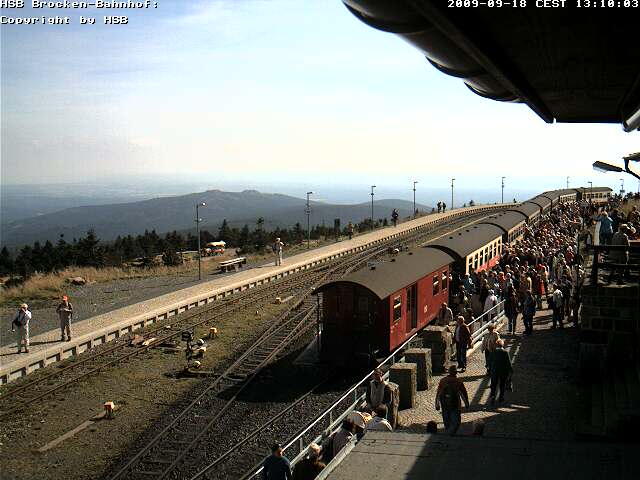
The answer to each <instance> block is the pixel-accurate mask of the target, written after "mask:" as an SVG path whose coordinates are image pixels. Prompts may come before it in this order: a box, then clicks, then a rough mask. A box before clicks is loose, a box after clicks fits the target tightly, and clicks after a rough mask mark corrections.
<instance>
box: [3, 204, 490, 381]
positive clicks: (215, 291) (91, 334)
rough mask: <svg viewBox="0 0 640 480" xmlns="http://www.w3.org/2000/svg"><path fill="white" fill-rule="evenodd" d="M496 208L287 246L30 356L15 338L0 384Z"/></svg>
mask: <svg viewBox="0 0 640 480" xmlns="http://www.w3.org/2000/svg"><path fill="white" fill-rule="evenodd" d="M496 207H498V206H497V205H488V206H478V207H467V208H461V209H457V210H453V211H452V212H447V213H446V214H432V215H427V216H424V217H420V218H417V219H415V220H410V221H408V222H404V223H401V224H399V225H398V226H397V227H388V228H382V229H379V230H376V231H374V232H370V233H366V234H363V235H358V236H357V237H354V238H353V239H352V240H345V241H342V242H338V243H335V244H331V245H326V246H324V247H320V248H317V249H314V250H309V251H306V252H304V253H300V254H298V255H295V256H293V257H289V258H287V257H286V247H285V259H284V265H282V266H277V267H276V266H275V265H273V264H268V265H264V266H261V267H256V268H252V269H249V270H244V271H242V270H241V271H239V272H238V273H236V274H233V275H224V276H220V277H219V278H217V279H215V280H211V281H209V282H205V283H201V284H198V285H194V286H192V287H189V288H185V289H181V290H177V291H175V292H172V293H168V294H166V295H162V296H159V297H156V298H152V299H150V300H146V301H144V302H139V303H135V304H133V305H129V306H126V307H123V308H119V309H117V310H113V311H111V312H108V313H105V314H102V315H97V316H95V317H92V318H88V319H86V320H83V321H80V322H78V323H76V324H74V325H73V341H72V342H70V343H62V342H60V341H59V340H60V330H58V329H54V330H50V331H48V332H44V333H41V334H39V335H35V336H32V337H31V347H30V349H29V350H30V353H29V354H24V353H23V354H21V355H18V354H17V353H16V350H17V349H16V346H15V344H14V343H13V342H12V343H10V344H8V345H5V346H2V347H0V384H2V383H6V382H8V381H11V380H12V379H13V378H17V377H20V376H23V375H26V374H28V373H29V372H30V371H32V370H34V369H37V368H41V367H43V366H45V365H47V364H49V363H52V362H55V361H58V360H60V359H63V358H66V357H69V356H71V355H75V354H77V353H79V352H82V351H85V350H88V349H90V348H92V347H93V346H95V345H98V344H101V343H104V342H106V341H109V340H111V339H113V338H116V337H117V336H118V335H119V334H120V333H121V332H124V331H127V330H128V329H131V328H138V327H140V326H144V325H146V324H149V323H152V322H154V321H156V320H157V319H162V318H167V317H170V316H172V315H176V314H178V313H181V312H183V311H186V310H188V309H189V308H193V307H196V306H199V305H204V304H205V303H207V302H209V301H212V300H214V299H215V298H216V297H220V296H222V295H226V294H229V293H233V292H235V291H240V290H244V289H246V288H249V287H250V286H254V285H256V284H260V283H263V282H264V283H266V282H268V281H270V280H273V279H275V278H279V277H281V276H284V275H287V274H288V273H293V272H295V271H298V270H302V269H305V268H308V267H309V266H312V265H315V264H317V263H320V262H322V261H326V260H327V259H330V258H335V257H337V256H340V255H344V254H346V253H351V252H354V251H358V250H361V249H363V248H365V247H367V246H369V245H371V244H372V243H375V242H378V241H382V240H383V239H387V238H389V237H392V236H395V235H400V234H401V233H403V232H407V231H411V230H415V229H418V228H420V227H422V226H424V225H426V224H429V223H432V222H435V221H437V220H440V219H442V218H444V217H455V216H461V215H465V214H468V213H470V212H473V211H477V210H480V211H483V210H490V209H493V208H496ZM33 321H37V319H34V320H33ZM0 335H3V336H7V335H12V336H13V335H15V334H13V333H11V332H10V331H5V332H0Z"/></svg>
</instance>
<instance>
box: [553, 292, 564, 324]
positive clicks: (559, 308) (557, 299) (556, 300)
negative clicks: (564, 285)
mask: <svg viewBox="0 0 640 480" xmlns="http://www.w3.org/2000/svg"><path fill="white" fill-rule="evenodd" d="M551 306H552V308H553V328H556V324H557V323H558V322H560V328H564V326H563V325H562V320H563V317H564V298H563V295H562V291H560V288H558V285H557V284H556V283H554V284H553V295H551Z"/></svg>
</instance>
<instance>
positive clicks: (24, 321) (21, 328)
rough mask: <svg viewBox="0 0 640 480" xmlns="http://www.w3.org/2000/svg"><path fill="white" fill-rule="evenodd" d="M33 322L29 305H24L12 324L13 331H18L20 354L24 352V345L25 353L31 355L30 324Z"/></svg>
mask: <svg viewBox="0 0 640 480" xmlns="http://www.w3.org/2000/svg"><path fill="white" fill-rule="evenodd" d="M30 321H31V312H30V311H29V305H27V304H26V303H23V304H22V305H20V308H19V309H18V313H16V316H15V318H14V319H13V323H12V324H11V331H16V329H17V331H18V353H21V352H22V345H24V352H25V353H29V322H30Z"/></svg>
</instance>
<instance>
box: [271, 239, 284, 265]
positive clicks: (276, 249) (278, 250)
mask: <svg viewBox="0 0 640 480" xmlns="http://www.w3.org/2000/svg"><path fill="white" fill-rule="evenodd" d="M283 247H284V243H282V242H281V241H280V238H279V237H278V238H276V241H275V242H273V253H275V254H276V266H277V265H282V250H283Z"/></svg>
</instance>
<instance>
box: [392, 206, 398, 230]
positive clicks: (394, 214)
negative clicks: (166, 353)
mask: <svg viewBox="0 0 640 480" xmlns="http://www.w3.org/2000/svg"><path fill="white" fill-rule="evenodd" d="M399 216H400V214H399V213H398V210H397V209H395V208H394V209H393V211H392V212H391V220H392V221H393V226H394V227H397V226H398V217H399Z"/></svg>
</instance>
